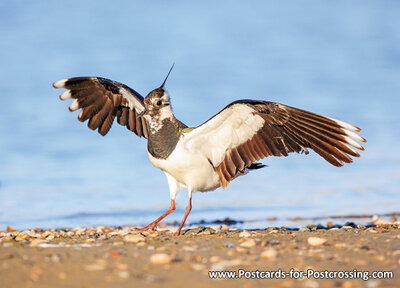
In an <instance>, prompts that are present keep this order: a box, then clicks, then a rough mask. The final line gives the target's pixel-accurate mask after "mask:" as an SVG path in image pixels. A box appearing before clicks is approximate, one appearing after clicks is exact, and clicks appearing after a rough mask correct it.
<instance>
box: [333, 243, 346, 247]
mask: <svg viewBox="0 0 400 288" xmlns="http://www.w3.org/2000/svg"><path fill="white" fill-rule="evenodd" d="M333 246H335V248H346V247H347V244H346V243H344V242H339V243H335V245H333Z"/></svg>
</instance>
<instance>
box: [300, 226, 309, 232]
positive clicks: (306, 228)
mask: <svg viewBox="0 0 400 288" xmlns="http://www.w3.org/2000/svg"><path fill="white" fill-rule="evenodd" d="M308 231H310V229H309V228H308V227H300V228H299V232H308Z"/></svg>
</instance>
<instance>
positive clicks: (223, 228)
mask: <svg viewBox="0 0 400 288" xmlns="http://www.w3.org/2000/svg"><path fill="white" fill-rule="evenodd" d="M221 231H222V232H226V231H229V226H228V225H222V226H221Z"/></svg>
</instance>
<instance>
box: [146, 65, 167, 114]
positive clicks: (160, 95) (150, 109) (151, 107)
mask: <svg viewBox="0 0 400 288" xmlns="http://www.w3.org/2000/svg"><path fill="white" fill-rule="evenodd" d="M172 68H174V64H172V67H171V69H169V72H168V74H167V77H165V79H164V82H163V83H162V84H161V86H160V87H159V88H157V89H154V90H153V91H151V92H150V93H149V94H147V96H146V98H144V106H145V110H144V111H143V112H142V113H140V115H139V116H145V117H146V116H147V117H150V119H149V120H151V119H152V118H157V119H159V120H163V119H165V118H169V117H171V116H172V108H171V102H170V98H169V95H168V93H167V91H165V90H164V85H165V82H166V81H167V79H168V76H169V74H170V73H171V71H172Z"/></svg>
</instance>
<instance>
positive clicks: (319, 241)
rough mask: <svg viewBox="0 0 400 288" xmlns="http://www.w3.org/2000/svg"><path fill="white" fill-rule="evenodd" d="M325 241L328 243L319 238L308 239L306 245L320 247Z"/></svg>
mask: <svg viewBox="0 0 400 288" xmlns="http://www.w3.org/2000/svg"><path fill="white" fill-rule="evenodd" d="M326 241H328V240H327V239H325V238H320V237H308V240H307V242H308V244H309V245H311V246H320V245H323V244H324V243H326Z"/></svg>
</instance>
